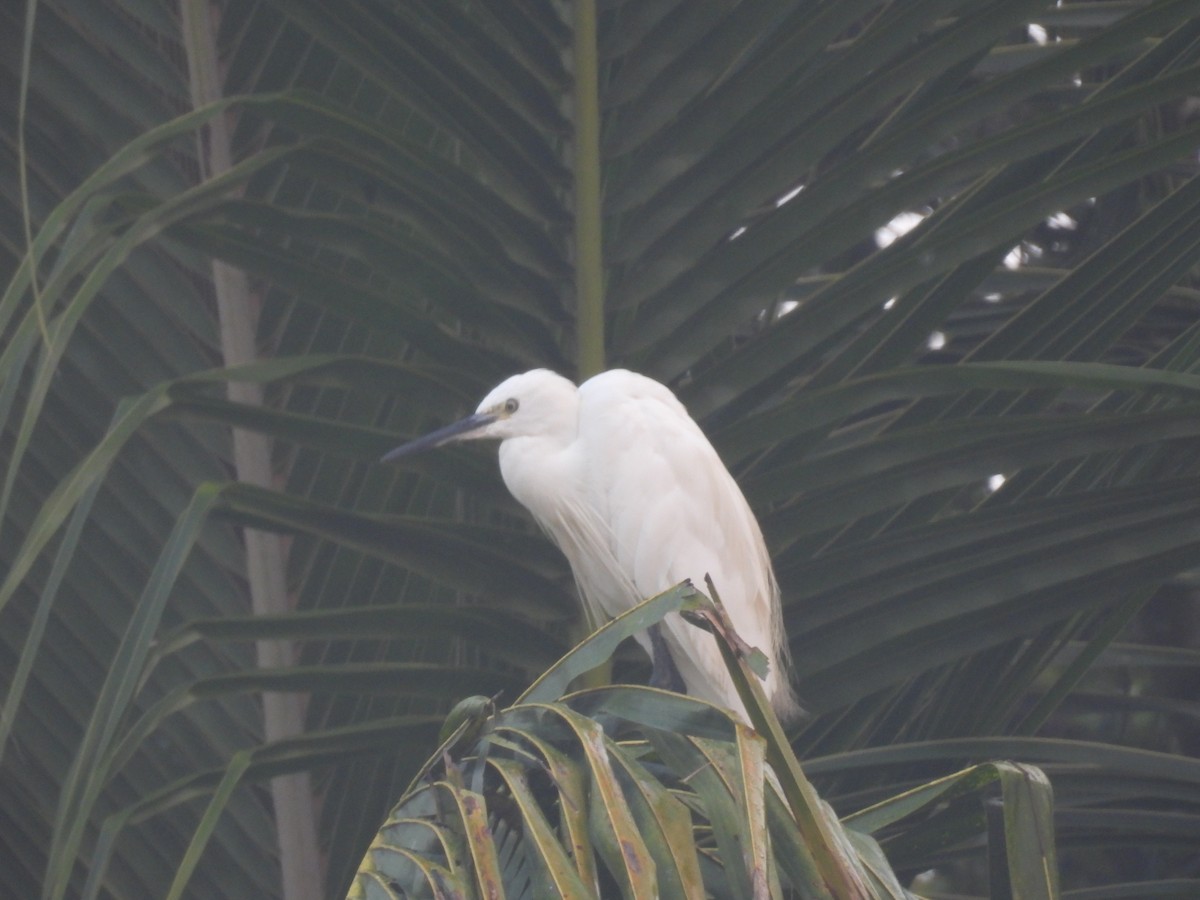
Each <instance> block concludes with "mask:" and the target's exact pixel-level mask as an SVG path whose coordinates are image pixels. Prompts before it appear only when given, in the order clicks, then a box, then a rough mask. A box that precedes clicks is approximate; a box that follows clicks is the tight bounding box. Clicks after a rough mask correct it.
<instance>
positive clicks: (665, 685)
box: [649, 625, 687, 694]
mask: <svg viewBox="0 0 1200 900" xmlns="http://www.w3.org/2000/svg"><path fill="white" fill-rule="evenodd" d="M649 634H650V649H651V651H653V652H652V653H651V654H650V663H651V669H650V687H652V688H661V689H662V690H664V691H674V692H675V693H676V694H683V693H686V692H687V685H685V684H684V683H683V677H682V676H681V675H680V674H679V669H678V668H677V667H676V666H675V660H673V659H671V652H670V651H669V650H668V649H667V642H666V640H665V639H664V638H663V636H662V629H661V628H660V627H659V626H658V625H654V626H652V627H651V628H650V629H649Z"/></svg>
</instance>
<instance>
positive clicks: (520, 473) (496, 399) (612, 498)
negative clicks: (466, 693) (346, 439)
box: [383, 369, 800, 720]
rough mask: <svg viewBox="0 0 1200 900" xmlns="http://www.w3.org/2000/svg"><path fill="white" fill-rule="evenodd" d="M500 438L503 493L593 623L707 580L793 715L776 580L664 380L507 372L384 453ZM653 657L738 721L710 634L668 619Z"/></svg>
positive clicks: (777, 702)
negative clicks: (530, 521)
mask: <svg viewBox="0 0 1200 900" xmlns="http://www.w3.org/2000/svg"><path fill="white" fill-rule="evenodd" d="M474 438H493V439H499V441H500V472H501V475H502V476H503V478H504V483H505V485H506V486H507V487H508V490H509V492H510V493H512V495H513V496H514V497H515V498H516V499H517V500H518V501H519V502H520V503H521V505H522V506H524V507H525V508H526V509H527V510H529V512H530V513H532V515H533V518H534V519H535V520H536V521H537V523H538V525H539V526H540V527H541V528H542V530H543V531H545V533H546V534H547V535H548V536H549V537H550V539H551V540H553V541H554V543H555V544H557V545H558V547H559V549H560V550H562V552H563V554H564V555H566V557H567V560H568V561H569V562H570V564H571V571H572V574H573V575H574V577H575V582H576V585H577V586H578V588H579V593H580V595H581V597H582V600H583V602H584V605H585V607H586V608H587V610H588V612H589V615H590V616H591V618H592V620H593V622H602V621H604V620H606V619H607V618H611V617H613V616H616V615H619V614H620V613H622V612H624V611H626V610H628V609H629V608H630V607H632V606H633V605H635V604H636V603H638V602H640V601H641V600H643V599H645V598H647V597H651V596H654V595H655V594H658V593H661V592H662V591H664V590H667V589H668V588H670V587H673V586H674V585H676V584H678V583H679V582H681V581H683V580H684V579H690V580H691V581H692V583H693V584H694V585H696V586H697V587H700V586H702V585H703V584H704V576H705V575H706V574H708V575H710V576H711V577H712V580H713V584H714V585H715V586H716V589H717V591H718V592H719V593H720V597H721V600H722V602H723V604H724V606H725V609H726V611H727V612H728V614H729V617H730V619H731V620H732V622H733V626H734V628H735V629H736V630H737V632H738V634H739V635H740V636H741V637H742V638H743V639H744V640H745V641H746V642H747V643H749V644H750V645H751V646H755V647H758V648H759V649H760V650H762V651H763V652H764V653H765V654H766V655H767V658H768V660H769V661H770V669H769V671H768V674H767V677H766V679H765V682H764V686H765V690H766V694H767V697H768V698H769V699H770V701H771V704H772V706H773V708H774V709H775V712H776V714H777V715H778V716H779V717H780V719H784V720H786V719H788V718H791V717H794V716H795V715H796V714H798V713H799V712H800V707H799V705H798V704H797V702H796V697H795V694H794V693H793V691H792V687H791V684H790V682H789V679H788V663H789V656H788V649H787V641H786V635H785V634H784V630H783V623H782V617H781V613H780V605H779V589H778V587H777V586H776V583H775V576H774V574H773V572H772V569H771V560H770V557H769V556H768V555H767V548H766V544H765V543H764V542H763V537H762V531H761V530H760V529H759V526H758V522H757V520H756V519H755V518H754V514H753V513H752V512H751V511H750V506H749V504H747V502H746V498H745V497H744V496H743V495H742V492H741V490H740V489H739V488H738V486H737V483H736V482H735V481H734V480H733V476H732V475H730V474H729V470H728V469H726V468H725V465H724V464H723V463H722V462H721V459H720V457H719V456H718V455H717V452H716V450H714V449H713V447H712V444H710V443H709V442H708V440H707V438H705V436H704V433H703V432H702V431H701V430H700V427H699V426H698V425H697V424H696V423H695V421H693V419H692V418H691V416H689V415H688V412H687V410H686V409H685V408H684V406H683V404H682V403H680V402H679V400H678V399H676V397H675V395H674V394H673V393H671V391H670V390H669V389H667V388H666V387H664V386H663V385H661V384H659V383H658V382H657V381H654V380H653V379H651V378H647V377H645V376H644V375H637V374H635V373H633V372H628V371H625V370H624V369H614V370H612V371H608V372H604V373H602V374H600V375H596V376H595V377H593V378H590V379H588V380H587V381H585V382H584V383H583V384H582V385H580V386H579V387H578V388H577V387H576V386H575V385H574V384H573V383H572V382H571V381H569V380H568V379H566V378H563V377H562V376H561V375H557V374H555V373H554V372H551V371H549V370H547V369H534V370H533V371H530V372H525V373H523V374H521V375H514V376H512V377H511V378H509V379H507V380H506V381H504V382H502V383H501V384H500V385H499V386H497V387H496V388H494V389H493V390H492V391H491V393H489V394H488V395H487V396H486V397H485V398H484V399H483V402H482V403H480V404H479V408H478V410H477V411H476V412H475V414H474V415H471V416H468V417H467V418H465V419H462V420H461V421H459V422H456V423H454V424H453V425H449V426H447V427H445V428H442V429H440V430H438V431H435V432H433V433H431V434H428V435H426V436H425V437H423V438H418V439H417V440H415V441H412V442H411V443H408V444H405V445H403V446H401V447H398V448H396V449H395V450H393V451H392V452H391V453H389V454H387V455H386V456H385V457H384V458H383V459H384V461H385V462H387V461H391V460H393V459H396V458H398V457H400V456H405V455H408V454H411V453H415V452H419V451H422V450H427V449H430V448H433V447H439V446H441V445H443V444H447V443H450V442H452V441H461V440H467V439H474ZM637 639H638V642H639V643H640V644H641V645H642V647H643V648H645V650H646V652H647V653H649V654H650V655H651V658H652V659H653V660H654V663H655V678H654V679H652V683H658V684H664V683H669V682H668V681H667V680H664V679H663V678H662V673H661V672H660V671H659V668H660V665H661V664H662V660H661V659H660V657H661V655H662V654H661V652H659V653H656V652H655V650H656V647H655V644H659V645H661V644H663V643H665V645H666V650H667V652H668V653H669V656H670V661H671V662H673V663H674V666H675V667H676V669H677V671H678V673H679V675H680V676H681V677H682V679H683V682H684V684H685V685H686V687H687V691H688V693H689V694H690V695H692V696H694V697H699V698H702V699H704V700H708V701H710V702H712V703H716V704H718V705H720V706H724V707H727V708H729V709H732V710H733V711H735V712H736V713H737V714H738V715H740V716H741V717H742V719H743V720H746V712H745V707H744V706H743V705H742V702H741V700H740V698H739V697H738V695H737V691H736V690H735V689H734V686H733V683H732V682H731V681H730V679H729V674H728V672H727V671H726V669H725V666H724V663H723V662H722V660H721V654H720V651H719V649H718V648H717V645H716V639H715V638H714V637H713V636H712V635H711V634H709V633H708V632H706V631H704V630H703V629H700V628H697V627H695V626H693V625H690V624H688V623H687V622H685V621H684V620H683V619H682V618H681V617H680V616H678V615H670V616H668V617H667V618H666V619H664V620H663V622H662V632H661V638H659V636H658V635H654V634H642V635H638V636H637Z"/></svg>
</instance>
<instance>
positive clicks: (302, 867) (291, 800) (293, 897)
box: [173, 0, 323, 900]
mask: <svg viewBox="0 0 1200 900" xmlns="http://www.w3.org/2000/svg"><path fill="white" fill-rule="evenodd" d="M218 14H219V13H218V10H217V8H216V7H215V6H213V5H211V4H210V3H209V2H208V0H182V16H181V20H182V31H183V38H184V46H185V48H186V50H187V57H188V70H189V76H190V82H191V89H192V101H193V104H194V105H195V106H196V107H198V108H199V107H202V106H204V105H205V104H206V103H209V102H211V101H214V100H217V99H219V98H220V96H221V79H220V74H219V71H218V62H217V50H216V37H215V35H214V30H215V28H214V22H213V17H214V16H216V15H218ZM197 149H198V153H199V157H200V159H201V166H202V170H203V173H204V177H212V176H220V175H221V174H223V173H224V172H227V171H229V169H231V168H232V154H231V150H230V134H229V127H228V120H227V119H226V118H225V117H224V116H215V117H214V118H213V119H212V120H211V121H210V122H209V124H208V142H207V148H206V147H205V146H204V142H203V140H201V141H200V142H199V146H198V148H197ZM206 150H207V152H206ZM212 270H213V288H214V291H215V293H216V298H217V313H218V317H219V319H220V331H221V349H222V352H223V354H224V358H225V364H226V365H229V366H235V365H240V364H244V363H250V362H253V361H254V359H255V357H256V346H255V345H256V325H257V312H256V310H255V300H254V298H253V297H252V296H251V293H250V286H249V282H248V280H247V278H246V274H245V273H244V272H242V271H241V270H239V269H235V268H233V267H232V266H229V265H227V264H225V263H223V262H220V261H218V260H213V263H212ZM228 394H229V399H230V400H232V401H235V402H240V403H245V404H248V405H251V406H262V403H263V395H262V388H261V386H260V385H257V384H254V383H249V382H230V383H229V386H228ZM233 458H234V468H235V471H236V473H237V478H238V480H239V481H243V482H247V483H249V484H253V485H256V486H258V487H263V488H269V487H271V486H272V483H273V474H272V470H271V447H270V442H269V440H268V438H267V437H266V436H265V435H263V434H256V433H254V432H250V431H246V430H245V429H241V428H235V429H234V430H233ZM243 534H244V540H245V543H246V574H247V578H248V581H249V585H250V602H251V607H252V609H253V611H254V612H255V614H257V615H270V614H274V613H282V612H287V611H288V610H289V608H290V604H289V602H288V596H287V582H286V575H285V571H286V566H285V560H284V543H283V538H282V537H281V536H280V535H277V534H271V533H269V532H265V531H260V530H258V529H252V528H247V529H245V530H244V532H243ZM255 649H256V654H257V658H258V664H259V666H261V667H263V668H267V669H272V668H280V667H285V666H289V665H291V663H292V659H293V656H294V650H295V648H294V646H293V644H292V643H291V642H290V641H287V640H271V641H267V640H260V641H258V642H257V643H256V645H255ZM262 705H263V735H264V737H265V738H266V740H267V741H276V740H281V739H285V738H289V737H293V736H296V735H299V734H301V733H303V731H304V697H303V695H300V694H291V693H287V694H284V693H274V692H264V694H263V697H262ZM271 798H272V802H273V805H274V809H275V827H276V832H277V837H278V841H279V853H280V864H281V866H282V869H283V895H284V897H286V898H288V900H318V898H319V897H320V891H321V885H322V884H323V878H322V875H321V866H320V858H321V857H320V854H319V852H318V842H317V823H316V810H315V807H314V803H313V794H312V783H311V780H310V777H309V775H308V773H307V772H298V773H295V774H292V775H286V776H281V777H279V778H275V779H273V780H272V782H271ZM181 874H182V872H181ZM174 889H175V887H174V886H173V890H174ZM179 889H180V890H181V889H182V886H181V885H180V886H179Z"/></svg>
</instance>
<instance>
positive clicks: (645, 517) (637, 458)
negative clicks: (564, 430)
mask: <svg viewBox="0 0 1200 900" xmlns="http://www.w3.org/2000/svg"><path fill="white" fill-rule="evenodd" d="M579 397H580V415H579V423H580V424H579V446H580V449H581V452H582V453H583V463H584V467H585V472H586V477H587V479H588V481H587V488H588V489H587V491H586V496H588V497H589V498H590V500H591V502H592V503H593V505H594V506H595V509H596V515H597V517H598V518H599V520H600V521H602V522H603V525H604V528H605V529H606V530H607V533H608V536H609V541H610V550H611V556H612V558H613V559H614V560H615V564H616V565H617V566H618V567H619V568H620V569H621V570H622V571H623V572H625V573H630V574H631V575H632V581H633V587H634V588H635V595H634V596H633V597H629V598H627V599H626V600H625V606H626V608H627V607H628V605H629V604H631V603H633V602H636V601H637V600H639V599H642V598H644V597H648V596H651V595H653V594H655V593H658V592H660V591H663V590H665V589H667V588H668V587H671V586H672V585H674V584H677V583H678V582H680V581H682V580H683V579H685V578H688V579H691V580H692V582H693V583H694V584H695V585H696V586H697V587H699V588H701V589H704V576H705V575H706V574H708V575H711V576H712V579H713V582H714V584H715V585H716V587H717V590H718V592H719V593H720V595H721V598H722V600H723V601H724V603H725V606H726V608H727V610H728V611H729V613H730V617H731V618H732V619H733V623H734V627H735V628H737V630H738V632H739V633H740V634H741V635H742V637H743V638H744V639H745V640H746V641H748V642H749V643H751V644H754V645H756V646H759V647H761V648H762V649H763V650H764V651H765V652H767V653H768V654H769V655H771V656H772V658H774V657H775V656H776V655H777V653H778V651H779V647H778V637H777V636H778V635H780V634H781V633H782V629H781V628H780V627H778V626H779V622H778V621H777V619H778V603H777V601H776V599H775V591H776V588H775V585H774V581H773V576H772V575H771V567H770V561H769V559H768V557H767V553H766V548H765V546H764V544H763V540H762V534H761V531H760V530H759V527H758V523H757V521H756V520H755V518H754V515H753V513H752V512H751V511H750V508H749V506H748V505H747V503H746V500H745V498H744V497H743V496H742V493H741V490H740V489H739V488H738V486H737V484H736V483H735V482H734V480H733V477H732V476H731V475H730V474H729V472H728V470H727V469H726V468H725V465H724V463H722V462H721V459H720V458H719V457H718V455H717V452H716V451H715V450H714V449H713V447H712V445H711V444H710V443H709V442H708V439H707V438H706V437H705V436H704V433H703V432H702V431H701V430H700V428H699V426H697V425H696V423H695V422H694V421H692V419H691V417H690V416H688V414H687V411H686V410H685V409H684V407H683V405H682V404H681V403H680V402H679V401H678V400H677V399H676V398H675V396H674V395H673V394H672V393H671V392H670V391H669V390H667V389H666V388H665V387H663V386H662V385H660V384H659V383H658V382H656V381H653V380H651V379H649V378H645V377H643V376H640V375H635V374H633V373H631V372H624V371H620V370H615V371H611V372H606V373H604V374H603V375H598V376H596V377H595V378H592V379H590V380H589V381H587V382H585V383H584V384H583V385H582V386H581V387H580V393H579ZM611 612H612V611H610V614H611ZM678 627H679V628H680V629H681V633H683V634H689V630H688V629H689V627H688V626H685V625H684V624H683V623H682V622H680V623H678ZM709 643H711V641H709Z"/></svg>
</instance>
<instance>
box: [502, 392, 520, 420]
mask: <svg viewBox="0 0 1200 900" xmlns="http://www.w3.org/2000/svg"><path fill="white" fill-rule="evenodd" d="M520 405H521V404H520V403H518V402H517V398H516V397H510V398H509V399H507V400H505V401H504V411H505V412H506V413H508V414H509V415H510V416H511V415H512V414H513V413H515V412H516V411H517V407H518V406H520Z"/></svg>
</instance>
